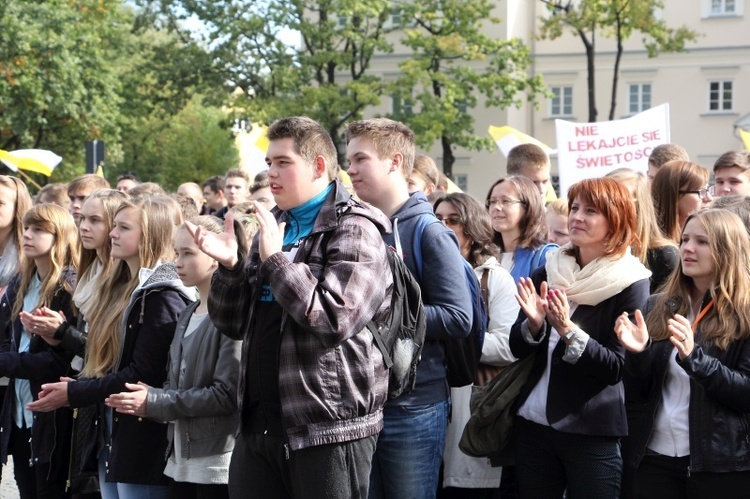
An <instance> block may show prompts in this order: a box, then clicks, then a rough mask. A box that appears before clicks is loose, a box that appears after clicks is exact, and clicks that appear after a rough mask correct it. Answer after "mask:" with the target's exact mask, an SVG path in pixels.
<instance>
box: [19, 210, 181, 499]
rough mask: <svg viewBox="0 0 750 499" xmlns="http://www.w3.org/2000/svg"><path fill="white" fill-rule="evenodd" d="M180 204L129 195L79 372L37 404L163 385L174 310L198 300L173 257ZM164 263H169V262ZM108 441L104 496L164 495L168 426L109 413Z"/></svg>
mask: <svg viewBox="0 0 750 499" xmlns="http://www.w3.org/2000/svg"><path fill="white" fill-rule="evenodd" d="M175 209H176V203H174V202H173V201H172V200H170V199H168V198H162V197H159V196H156V197H153V198H148V199H147V198H140V199H134V200H127V201H124V202H122V203H121V204H120V206H119V208H118V209H117V211H116V213H115V217H114V222H115V223H114V228H113V229H112V231H111V232H110V237H111V238H112V252H111V256H112V257H113V258H115V259H116V260H117V261H116V262H115V263H114V266H113V268H112V271H111V272H110V273H109V274H108V275H107V276H106V278H105V279H104V281H103V282H102V285H101V291H100V293H99V294H98V295H97V297H96V302H95V304H94V306H93V310H92V313H91V315H90V318H89V335H88V338H87V341H86V358H85V362H84V365H83V369H82V371H81V379H79V380H78V381H75V382H67V381H63V382H59V383H50V384H46V385H43V386H42V393H41V394H40V399H39V400H38V401H37V402H35V403H33V404H30V406H29V407H30V408H31V409H32V410H37V411H48V410H52V409H55V408H57V407H61V406H66V405H71V406H73V407H82V406H87V405H93V404H97V403H101V402H103V401H104V399H105V398H106V397H108V396H109V395H111V394H113V393H118V392H121V391H123V390H125V383H138V382H143V383H146V384H149V385H151V386H161V385H162V384H163V383H164V381H165V378H166V365H167V356H168V351H169V345H170V343H171V341H172V336H173V335H174V331H175V326H176V323H177V317H178V316H179V314H180V313H181V312H182V310H184V309H185V307H186V306H187V304H188V303H190V302H191V301H193V299H194V290H192V289H187V288H185V287H184V286H183V285H182V283H181V282H180V280H179V278H178V276H177V273H176V271H175V268H174V263H172V262H171V260H172V257H173V254H174V249H173V237H174V230H175V225H174V221H175V217H180V214H179V211H177V213H175ZM165 262H166V263H165ZM103 425H104V428H105V431H104V438H105V448H99V447H98V445H97V444H96V442H95V441H96V435H91V438H92V440H93V441H94V442H92V445H91V448H95V449H97V452H99V459H100V461H99V462H100V468H99V482H100V483H99V485H100V488H101V494H102V497H103V498H104V499H110V498H123V499H128V498H132V497H139V494H151V497H166V494H167V487H166V486H167V480H166V477H165V476H164V475H163V473H162V469H163V456H164V452H165V449H166V445H167V435H166V427H165V426H164V425H162V424H159V423H156V422H154V421H150V420H143V419H140V418H137V417H135V416H130V415H117V416H115V417H112V414H111V411H108V412H107V414H106V417H105V418H104V421H103Z"/></svg>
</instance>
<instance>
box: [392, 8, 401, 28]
mask: <svg viewBox="0 0 750 499" xmlns="http://www.w3.org/2000/svg"><path fill="white" fill-rule="evenodd" d="M401 19H402V16H401V9H393V12H392V13H391V24H392V25H393V26H394V27H395V26H401Z"/></svg>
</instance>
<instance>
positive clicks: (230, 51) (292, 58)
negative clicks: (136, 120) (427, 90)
mask: <svg viewBox="0 0 750 499" xmlns="http://www.w3.org/2000/svg"><path fill="white" fill-rule="evenodd" d="M141 4H142V5H143V6H144V7H145V8H146V9H147V10H149V11H154V12H158V13H159V14H160V15H162V16H163V17H164V18H165V19H166V21H165V23H166V24H168V25H169V26H172V27H173V28H174V29H177V30H182V31H183V33H184V34H183V36H193V37H195V36H199V37H201V38H202V39H203V41H204V43H205V45H206V46H207V47H210V50H211V53H212V56H213V57H214V60H215V61H216V63H217V65H218V68H219V70H220V71H221V72H222V73H223V74H224V75H225V78H226V79H227V80H228V81H230V82H231V83H232V84H233V85H235V86H236V87H238V88H239V89H241V90H242V91H243V92H242V93H240V94H239V96H238V98H236V99H235V100H234V102H233V103H232V107H233V109H234V110H235V111H236V112H238V113H241V114H242V115H243V116H242V117H243V118H247V119H250V120H252V121H254V122H266V123H267V122H270V121H273V120H275V119H278V118H282V117H285V116H290V115H300V114H304V115H307V116H310V117H311V118H313V119H316V120H317V121H319V122H320V123H322V124H323V125H324V126H325V127H326V129H327V130H328V132H329V133H330V134H331V137H332V138H333V140H334V142H335V143H337V144H339V143H340V139H341V130H342V127H343V125H344V124H345V123H346V122H348V121H350V120H354V119H358V118H361V116H362V111H363V110H364V109H365V108H367V107H368V106H372V105H375V104H378V103H379V102H380V97H381V95H382V94H383V92H384V85H383V82H382V81H381V79H380V78H378V77H376V76H374V75H373V74H372V73H371V72H370V71H369V69H370V64H371V60H372V57H373V55H374V54H375V53H376V52H387V51H390V50H391V46H390V44H389V43H388V42H387V40H386V37H385V35H386V33H387V31H388V30H387V29H386V26H387V21H388V19H389V15H390V12H391V3H390V0H371V1H368V2H362V1H359V0H313V1H303V0H268V1H267V2H257V3H248V2H246V1H243V0H225V1H223V2H192V1H190V2H188V1H184V0H172V1H163V2H162V1H156V0H142V2H141ZM190 18H192V19H198V20H200V24H201V27H200V29H198V30H192V31H191V32H190V33H187V32H185V27H184V26H185V25H186V24H185V21H186V20H187V19H190ZM290 40H292V41H291V43H290Z"/></svg>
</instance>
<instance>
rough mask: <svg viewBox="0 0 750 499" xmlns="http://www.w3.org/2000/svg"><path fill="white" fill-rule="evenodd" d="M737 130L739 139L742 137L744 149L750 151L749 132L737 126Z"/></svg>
mask: <svg viewBox="0 0 750 499" xmlns="http://www.w3.org/2000/svg"><path fill="white" fill-rule="evenodd" d="M738 130H739V131H740V139H742V143H743V144H744V146H745V149H746V150H748V151H750V132H748V131H746V130H743V129H742V128H738Z"/></svg>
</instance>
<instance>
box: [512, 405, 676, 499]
mask: <svg viewBox="0 0 750 499" xmlns="http://www.w3.org/2000/svg"><path fill="white" fill-rule="evenodd" d="M514 430H515V434H516V478H517V480H518V490H519V492H520V493H521V497H523V498H524V499H551V498H562V497H563V492H565V490H566V489H567V495H566V496H567V498H568V499H580V498H586V499H611V498H617V497H620V481H621V479H622V455H621V454H620V439H619V438H616V437H600V436H594V435H578V434H574V433H563V432H561V431H557V430H555V429H553V428H552V427H550V426H544V425H540V424H537V423H534V422H532V421H528V420H526V419H524V418H522V417H520V416H516V420H515V428H514ZM664 497H665V498H666V497H667V496H664Z"/></svg>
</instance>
